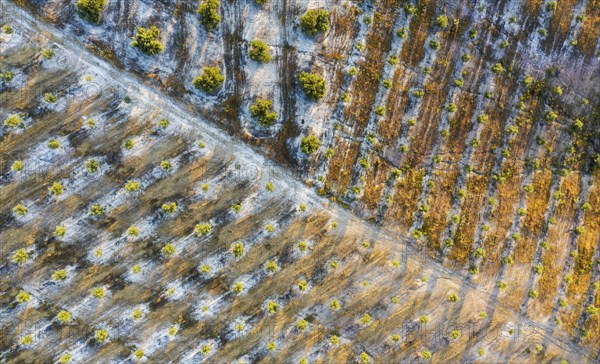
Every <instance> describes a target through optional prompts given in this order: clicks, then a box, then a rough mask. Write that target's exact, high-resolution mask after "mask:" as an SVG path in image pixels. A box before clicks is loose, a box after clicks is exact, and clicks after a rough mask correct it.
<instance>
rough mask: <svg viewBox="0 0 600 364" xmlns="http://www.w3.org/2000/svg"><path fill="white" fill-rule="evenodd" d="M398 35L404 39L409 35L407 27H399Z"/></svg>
mask: <svg viewBox="0 0 600 364" xmlns="http://www.w3.org/2000/svg"><path fill="white" fill-rule="evenodd" d="M396 35H397V36H398V37H400V38H402V39H404V38H406V37H408V29H406V28H399V29H398V30H396Z"/></svg>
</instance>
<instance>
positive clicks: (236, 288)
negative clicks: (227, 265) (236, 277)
mask: <svg viewBox="0 0 600 364" xmlns="http://www.w3.org/2000/svg"><path fill="white" fill-rule="evenodd" d="M231 290H232V291H233V292H234V293H242V292H243V291H244V283H242V282H235V283H234V284H233V286H232V287H231Z"/></svg>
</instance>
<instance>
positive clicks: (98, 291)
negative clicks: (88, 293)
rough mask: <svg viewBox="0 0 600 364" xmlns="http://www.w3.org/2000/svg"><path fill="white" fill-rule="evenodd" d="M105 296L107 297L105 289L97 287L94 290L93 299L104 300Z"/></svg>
mask: <svg viewBox="0 0 600 364" xmlns="http://www.w3.org/2000/svg"><path fill="white" fill-rule="evenodd" d="M105 295H106V292H104V288H101V287H96V288H93V289H92V297H94V298H96V299H101V298H104V296H105Z"/></svg>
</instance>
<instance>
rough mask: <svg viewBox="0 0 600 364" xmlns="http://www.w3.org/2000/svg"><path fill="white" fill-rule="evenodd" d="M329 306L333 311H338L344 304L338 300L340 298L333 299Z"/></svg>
mask: <svg viewBox="0 0 600 364" xmlns="http://www.w3.org/2000/svg"><path fill="white" fill-rule="evenodd" d="M329 308H330V309H331V310H332V311H337V310H339V309H340V308H342V305H341V304H340V301H338V300H331V302H329Z"/></svg>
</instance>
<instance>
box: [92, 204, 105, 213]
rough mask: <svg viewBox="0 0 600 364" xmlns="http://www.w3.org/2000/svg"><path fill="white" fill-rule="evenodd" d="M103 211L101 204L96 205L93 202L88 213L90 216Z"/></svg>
mask: <svg viewBox="0 0 600 364" xmlns="http://www.w3.org/2000/svg"><path fill="white" fill-rule="evenodd" d="M103 213H104V209H103V208H102V206H100V205H98V204H94V205H92V206H91V207H90V214H91V215H92V216H100V215H102V214H103Z"/></svg>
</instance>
